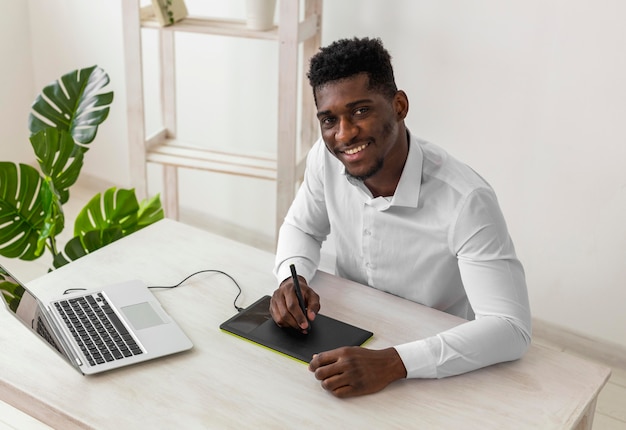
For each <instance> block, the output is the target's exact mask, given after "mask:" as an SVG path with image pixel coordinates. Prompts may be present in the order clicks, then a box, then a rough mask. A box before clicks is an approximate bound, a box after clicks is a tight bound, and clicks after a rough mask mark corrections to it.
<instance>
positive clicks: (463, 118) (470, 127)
mask: <svg viewBox="0 0 626 430" xmlns="http://www.w3.org/2000/svg"><path fill="white" fill-rule="evenodd" d="M282 1H285V0H282ZM5 3H6V5H8V4H11V5H13V4H14V3H20V2H14V1H13V0H0V4H3V5H4V4H5ZM6 5H5V6H6ZM28 5H29V7H30V17H29V18H27V17H26V16H24V9H23V7H18V6H15V9H16V10H17V12H18V13H16V15H15V18H14V17H13V16H12V17H11V22H9V24H8V30H7V27H6V24H5V26H0V29H1V30H0V31H2V33H0V35H2V36H5V37H6V36H7V34H6V33H7V32H8V36H9V37H10V39H9V40H16V43H17V45H18V47H19V48H22V49H28V42H26V41H23V40H22V39H21V38H24V39H27V38H28V34H25V32H24V30H23V29H24V28H28V27H29V26H31V27H32V29H33V30H32V33H31V34H32V35H31V37H32V47H33V48H32V50H33V54H34V55H33V67H32V70H33V73H34V81H35V88H37V89H39V88H40V87H41V86H42V85H43V84H45V83H47V81H49V80H51V79H54V78H56V77H57V75H60V74H61V73H63V72H65V71H69V70H71V69H73V68H77V67H84V66H87V65H90V64H94V63H97V64H99V65H101V66H102V67H104V68H105V69H106V70H107V71H108V72H109V74H110V75H111V78H112V81H113V89H114V90H115V92H116V100H117V102H116V104H115V105H114V108H113V110H112V113H111V118H110V119H109V120H108V121H107V123H105V125H104V126H103V127H102V130H101V131H100V134H99V136H98V139H97V140H96V142H94V149H92V151H90V153H89V154H88V158H87V163H86V166H85V171H87V172H88V173H89V174H91V175H94V176H96V177H101V178H105V179H107V180H114V181H116V182H118V183H119V184H120V185H125V186H127V185H128V178H129V175H128V169H129V167H128V156H127V151H126V131H125V127H126V123H125V118H124V115H125V113H124V106H123V101H124V73H123V54H122V48H123V45H122V40H121V22H120V20H121V16H120V15H121V12H120V4H119V2H111V1H110V0H90V1H89V2H84V1H81V0H29V2H28ZM187 5H188V7H189V9H190V11H191V12H192V13H196V12H197V13H204V14H208V15H214V14H215V15H223V16H243V0H237V1H234V0H229V1H228V2H224V1H218V0H211V1H208V0H207V1H203V0H187ZM213 11H215V13H213ZM5 19H8V18H5ZM18 19H21V21H20V22H19V24H16V23H14V21H17V20H18ZM625 19H626V3H625V2H623V1H621V0H593V1H592V0H570V1H563V0H527V1H508V2H502V1H498V0H473V1H460V0H440V1H436V2H435V1H430V0H394V1H392V2H390V1H383V0H358V1H357V0H341V1H327V2H326V4H325V11H324V35H323V39H324V44H327V43H329V42H331V41H332V40H335V39H336V38H339V37H352V36H365V35H368V36H380V37H381V38H382V39H383V41H384V42H385V44H386V46H387V47H388V48H389V50H390V51H391V53H392V55H393V57H394V64H395V67H396V74H397V81H398V84H399V86H400V87H401V88H403V89H405V90H406V91H407V93H408V94H409V97H410V101H411V109H410V113H409V118H408V120H407V122H408V125H409V127H410V128H411V130H412V131H413V132H414V133H416V134H418V135H420V136H422V137H424V138H427V139H429V140H431V141H433V142H435V143H437V144H439V145H441V146H443V147H445V148H446V149H447V150H448V151H449V152H451V153H452V154H453V155H455V156H457V157H458V158H460V159H461V160H463V161H465V162H467V163H468V164H470V165H471V166H472V167H474V168H475V169H476V170H477V171H479V172H480V173H481V174H482V175H483V176H484V177H485V178H486V179H487V180H488V181H489V182H490V183H491V184H492V185H493V186H494V188H495V189H496V192H497V193H498V196H499V198H500V202H501V204H502V208H503V210H504V213H505V215H506V217H507V220H508V222H509V227H510V231H511V234H512V236H513V239H514V241H515V243H516V246H517V250H518V253H519V255H520V258H521V259H522V261H523V263H524V265H525V268H526V273H527V278H528V285H529V290H530V296H531V304H532V309H533V313H534V316H535V317H536V318H539V319H542V320H546V321H549V322H552V323H554V324H557V325H561V326H565V327H568V328H569V329H571V330H574V331H577V332H580V333H582V334H585V335H588V336H590V337H594V338H599V339H602V340H606V341H609V342H613V343H617V344H620V345H622V346H626V312H624V310H623V308H624V306H626V288H624V284H625V283H626V264H624V263H623V260H624V249H626V228H624V226H623V222H624V220H626V169H624V168H623V163H624V161H625V160H626V128H625V127H624V126H623V124H624V118H626V79H625V78H624V77H625V76H626V46H625V45H626V26H624V25H623V23H624V21H625ZM216 39H220V38H216ZM190 43H191V44H192V45H193V44H194V43H196V42H190ZM197 43H200V44H202V45H201V46H202V48H201V49H203V51H201V53H200V54H199V55H197V56H196V57H195V58H193V56H190V55H189V53H188V52H186V51H185V50H186V49H187V48H181V55H183V56H185V61H188V63H186V64H188V66H187V67H188V70H187V71H186V73H188V74H189V79H187V80H186V82H187V84H190V82H191V81H192V80H191V76H192V75H194V74H195V75H198V76H201V77H203V78H205V80H206V82H205V83H204V85H206V86H205V87H202V88H200V87H198V88H194V87H191V88H190V89H188V90H186V91H189V100H185V102H188V103H190V105H191V106H193V108H192V109H190V110H188V111H187V114H186V116H185V118H184V119H185V121H187V123H186V125H185V126H186V127H189V130H190V134H194V133H195V132H196V131H197V128H198V127H199V126H200V129H201V130H200V132H199V134H198V135H199V136H200V135H201V136H203V137H202V138H201V142H200V143H199V144H205V142H208V141H210V139H214V140H217V141H218V142H219V144H220V145H243V146H247V145H252V146H254V145H257V144H258V145H259V147H262V148H265V147H270V148H271V147H272V145H273V142H272V138H273V134H272V133H274V131H273V129H272V127H271V126H270V125H271V124H273V123H274V121H275V114H274V111H275V103H276V100H275V98H273V96H272V95H271V94H272V93H273V88H274V85H275V77H273V76H272V73H271V67H274V66H273V63H274V62H275V51H274V50H273V48H272V47H271V46H270V47H268V46H264V45H263V44H262V43H259V42H254V43H252V45H251V46H245V44H241V43H240V42H232V41H226V40H216V41H214V42H212V43H215V45H213V44H212V45H210V46H209V45H205V42H197ZM1 49H3V51H2V53H3V54H4V56H3V58H5V59H6V58H9V57H11V58H14V60H12V61H14V62H15V67H16V68H17V71H13V70H12V68H13V65H12V66H11V70H10V71H9V68H6V67H5V68H1V69H0V78H1V79H0V94H5V92H6V91H19V90H18V88H17V87H18V86H17V85H15V84H14V83H13V82H11V83H9V81H15V80H16V79H18V80H19V82H20V83H21V88H29V89H31V88H32V82H31V74H30V73H29V70H28V61H25V60H23V59H20V56H21V53H20V52H21V50H22V49H19V50H18V52H13V51H9V53H7V52H5V51H4V49H7V47H5V46H3V47H2V48H1ZM7 56H8V57H7ZM257 60H258V61H259V64H258V65H256V61H257ZM268 70H269V72H268ZM257 83H260V84H261V85H260V89H259V90H258V92H257V89H256V85H255V84H257ZM23 91H25V90H23ZM246 95H248V96H246ZM3 98H4V97H3ZM19 98H20V97H17V96H15V100H16V102H15V107H13V104H12V107H11V109H17V107H18V106H17V105H18V103H17V100H18V99H19ZM22 98H23V97H22ZM205 100H210V101H211V102H213V101H217V102H218V105H217V106H215V105H211V104H210V103H208V102H207V103H205V102H204V101H205ZM0 102H1V103H3V104H2V105H0V106H1V107H2V108H1V109H0V113H1V114H3V116H6V115H8V114H11V115H12V114H13V111H12V110H11V109H9V110H7V108H6V107H5V105H4V103H5V102H4V100H2V101H0ZM181 102H182V101H181ZM29 103H30V100H29V102H28V104H29ZM23 106H24V104H23V103H22V107H23ZM15 115H16V118H17V121H22V118H24V120H23V121H24V122H25V118H26V116H27V112H23V113H19V114H17V113H16V114H15ZM211 123H213V125H217V127H216V128H215V129H213V128H211V127H210V126H211ZM5 127H6V129H7V130H8V133H9V134H11V133H21V131H20V130H21V128H20V127H21V124H20V127H18V128H17V131H14V128H12V127H11V124H10V123H6V124H5V123H3V132H4V134H5V135H6V132H5V130H4V129H5ZM24 128H25V126H24ZM192 131H193V133H192ZM203 133H204V134H203ZM194 135H195V134H194ZM18 152H19V151H17V150H16V149H15V148H13V147H11V148H8V151H7V147H6V144H4V143H3V144H2V154H3V158H6V156H5V155H4V154H5V153H8V154H17V155H15V156H14V158H13V159H15V157H19V154H18ZM150 175H151V190H152V191H153V192H156V191H158V189H159V184H158V179H159V178H158V174H157V172H155V171H154V170H153V169H151V173H150ZM181 181H182V183H183V190H182V204H183V205H184V206H186V207H189V208H192V209H194V210H203V211H206V213H207V214H208V216H209V215H210V216H216V217H221V218H224V219H226V220H229V221H232V222H233V223H235V224H241V225H242V226H244V227H248V228H253V229H255V230H258V231H260V232H261V233H272V232H273V221H272V220H273V209H272V207H273V205H274V200H273V199H274V197H273V196H272V191H273V185H272V184H268V183H261V184H259V183H257V182H255V181H251V180H243V179H235V178H230V177H224V176H220V175H212V174H198V173H192V174H187V175H183V177H182V178H181Z"/></svg>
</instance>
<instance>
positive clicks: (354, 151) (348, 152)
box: [343, 143, 368, 155]
mask: <svg viewBox="0 0 626 430" xmlns="http://www.w3.org/2000/svg"><path fill="white" fill-rule="evenodd" d="M367 145H368V144H367V143H365V144H363V145H360V146H357V147H356V148H351V149H346V150H345V151H343V152H344V153H345V154H348V155H354V154H356V153H357V152H361V151H363V150H364V149H365V148H366V147H367Z"/></svg>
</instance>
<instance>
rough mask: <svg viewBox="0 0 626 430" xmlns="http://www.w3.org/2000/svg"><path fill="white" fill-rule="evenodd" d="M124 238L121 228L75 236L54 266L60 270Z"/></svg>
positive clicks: (58, 255) (59, 254) (54, 260)
mask: <svg viewBox="0 0 626 430" xmlns="http://www.w3.org/2000/svg"><path fill="white" fill-rule="evenodd" d="M122 237H124V233H123V232H122V228H121V227H119V226H116V227H110V228H105V229H103V230H92V231H89V232H87V233H85V234H84V235H82V236H75V237H73V238H72V240H70V241H69V242H68V243H67V244H66V245H65V248H64V250H63V252H62V253H58V254H57V255H56V256H55V257H54V259H53V261H52V264H53V265H54V267H56V268H59V267H61V266H64V265H66V264H67V263H69V262H71V261H74V260H77V259H79V258H81V257H84V256H85V255H87V254H89V253H90V252H93V251H95V250H97V249H100V248H102V247H103V246H106V245H108V244H110V243H113V242H115V241H116V240H118V239H121V238H122Z"/></svg>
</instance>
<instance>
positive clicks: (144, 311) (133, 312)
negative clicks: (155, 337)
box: [122, 302, 167, 330]
mask: <svg viewBox="0 0 626 430" xmlns="http://www.w3.org/2000/svg"><path fill="white" fill-rule="evenodd" d="M122 312H123V313H124V316H126V318H127V319H128V321H130V323H131V325H132V326H133V327H134V328H135V330H142V329H145V328H150V327H154V326H156V325H160V324H165V323H166V322H167V321H165V320H163V318H161V316H160V315H159V314H158V313H156V311H155V310H154V308H153V307H152V305H151V304H150V302H143V303H138V304H136V305H130V306H124V307H122Z"/></svg>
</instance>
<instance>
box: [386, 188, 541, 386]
mask: <svg viewBox="0 0 626 430" xmlns="http://www.w3.org/2000/svg"><path fill="white" fill-rule="evenodd" d="M449 238H450V239H449V241H450V244H449V245H450V247H451V249H452V250H453V252H455V253H456V255H457V259H458V265H459V270H460V273H461V279H462V281H463V286H464V288H465V291H466V293H467V296H468V299H469V302H470V304H471V306H472V309H473V310H474V314H475V316H476V318H475V319H474V320H472V321H468V322H467V323H463V324H461V325H459V326H457V327H454V328H452V329H450V330H446V331H444V332H442V333H439V334H438V335H436V336H432V337H430V338H426V339H422V340H418V341H415V342H410V343H406V344H403V345H398V346H396V347H395V348H396V350H397V351H398V354H399V355H400V357H401V359H402V361H403V363H404V365H405V367H406V369H407V377H409V378H443V377H446V376H452V375H458V374H461V373H465V372H469V371H472V370H475V369H479V368H481V367H485V366H489V365H491V364H495V363H499V362H504V361H511V360H516V359H518V358H520V357H521V356H522V355H523V354H524V353H525V352H526V350H527V349H528V347H529V345H530V339H531V316H530V306H529V303H528V293H527V289H526V280H525V276H524V270H523V268H522V265H521V263H520V262H519V260H518V259H517V257H516V254H515V249H514V247H513V243H512V241H511V239H510V237H509V234H508V231H507V227H506V223H505V221H504V217H503V216H502V213H501V211H500V208H499V206H498V203H497V200H496V198H495V195H494V194H493V191H491V190H489V189H479V190H476V191H474V192H473V193H472V194H470V196H469V197H468V198H467V199H466V200H465V201H464V202H463V204H462V205H461V206H460V211H459V215H458V217H457V222H456V223H454V225H453V227H452V229H451V231H450V235H449Z"/></svg>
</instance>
